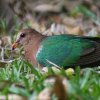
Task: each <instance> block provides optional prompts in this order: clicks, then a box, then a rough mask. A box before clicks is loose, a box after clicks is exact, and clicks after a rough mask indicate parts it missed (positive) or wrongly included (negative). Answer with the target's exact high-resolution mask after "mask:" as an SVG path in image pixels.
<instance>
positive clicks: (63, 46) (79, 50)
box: [36, 35, 93, 66]
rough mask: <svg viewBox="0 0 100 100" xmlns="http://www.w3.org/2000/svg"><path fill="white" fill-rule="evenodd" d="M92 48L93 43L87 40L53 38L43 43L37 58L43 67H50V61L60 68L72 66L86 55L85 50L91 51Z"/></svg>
mask: <svg viewBox="0 0 100 100" xmlns="http://www.w3.org/2000/svg"><path fill="white" fill-rule="evenodd" d="M91 48H93V42H92V41H88V40H86V39H80V38H73V37H72V36H67V35H57V36H51V37H48V38H46V39H45V40H43V41H42V43H41V47H40V48H39V50H38V52H37V55H36V58H37V61H38V62H39V63H40V64H41V65H43V66H50V63H49V62H48V61H50V62H52V63H54V64H56V65H58V66H70V65H73V64H75V63H76V62H77V61H78V59H79V58H80V57H81V56H82V55H84V53H83V52H84V50H91ZM47 60H48V61H47Z"/></svg>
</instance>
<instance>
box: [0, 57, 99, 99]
mask: <svg viewBox="0 0 100 100" xmlns="http://www.w3.org/2000/svg"><path fill="white" fill-rule="evenodd" d="M48 70H49V71H48V72H47V73H46V74H43V73H41V72H40V71H39V70H37V69H35V68H34V67H32V66H31V65H30V64H29V63H28V62H26V61H25V60H22V59H21V58H19V59H18V60H15V61H14V62H12V63H10V64H8V65H7V66H6V68H1V69H0V84H1V85H0V94H1V95H7V94H9V93H14V94H19V95H22V96H25V97H27V98H31V97H32V96H33V94H34V96H37V95H38V94H39V93H40V92H41V91H42V90H43V89H44V88H45V87H48V84H46V85H44V82H45V80H46V79H47V76H51V78H53V76H54V75H56V74H55V72H54V71H53V70H52V69H51V68H49V69H48ZM52 75H53V76H52ZM58 75H59V76H62V77H65V78H67V81H68V82H69V86H68V87H67V88H68V89H67V93H68V98H69V99H70V100H76V99H79V100H99V99H100V93H99V91H100V74H98V73H97V72H96V71H95V70H94V69H90V68H88V69H85V70H84V73H83V74H82V75H81V74H80V68H79V67H76V70H75V74H74V75H67V74H66V72H65V71H64V70H63V69H62V70H61V71H60V73H59V74H58ZM2 84H5V85H4V86H2ZM66 85H67V84H66Z"/></svg>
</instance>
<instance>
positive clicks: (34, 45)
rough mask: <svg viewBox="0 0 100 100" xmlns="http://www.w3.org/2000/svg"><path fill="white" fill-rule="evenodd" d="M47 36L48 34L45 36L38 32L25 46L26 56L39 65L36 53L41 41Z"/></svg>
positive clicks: (32, 62)
mask: <svg viewBox="0 0 100 100" xmlns="http://www.w3.org/2000/svg"><path fill="white" fill-rule="evenodd" d="M44 38H46V36H43V35H41V34H36V35H35V36H32V37H31V39H30V41H29V43H28V45H25V46H24V50H25V58H26V59H27V60H28V61H29V62H30V63H31V64H32V65H33V66H37V61H36V53H37V51H38V48H39V46H40V43H41V41H42V40H43V39H44Z"/></svg>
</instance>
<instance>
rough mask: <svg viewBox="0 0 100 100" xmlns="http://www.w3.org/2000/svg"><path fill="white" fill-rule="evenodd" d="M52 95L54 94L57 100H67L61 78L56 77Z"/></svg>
mask: <svg viewBox="0 0 100 100" xmlns="http://www.w3.org/2000/svg"><path fill="white" fill-rule="evenodd" d="M54 93H55V94H56V96H57V98H58V100H68V97H67V93H66V89H65V86H64V84H63V78H62V77H61V76H56V80H55V84H54Z"/></svg>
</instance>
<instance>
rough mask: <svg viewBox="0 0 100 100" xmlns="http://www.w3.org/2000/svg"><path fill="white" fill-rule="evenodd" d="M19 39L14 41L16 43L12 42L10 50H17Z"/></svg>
mask: <svg viewBox="0 0 100 100" xmlns="http://www.w3.org/2000/svg"><path fill="white" fill-rule="evenodd" d="M19 41H20V40H19V39H18V40H17V41H16V42H14V43H13V44H12V50H15V49H16V48H17V46H18V45H19Z"/></svg>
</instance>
